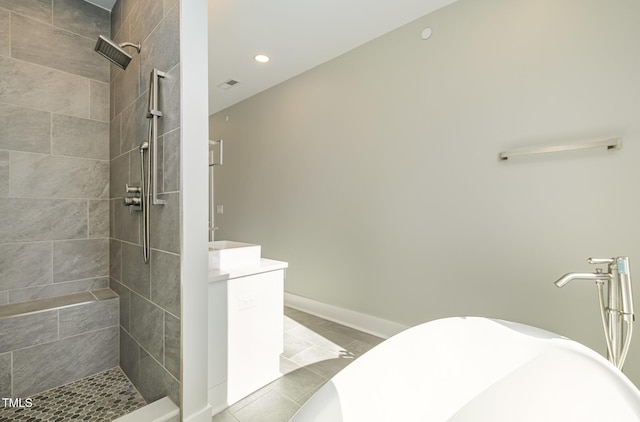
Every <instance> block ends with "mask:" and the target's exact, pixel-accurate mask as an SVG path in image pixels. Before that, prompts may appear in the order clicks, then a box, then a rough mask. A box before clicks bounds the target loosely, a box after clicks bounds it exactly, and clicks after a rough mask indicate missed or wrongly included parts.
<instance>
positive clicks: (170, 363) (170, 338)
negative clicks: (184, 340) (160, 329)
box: [164, 312, 180, 379]
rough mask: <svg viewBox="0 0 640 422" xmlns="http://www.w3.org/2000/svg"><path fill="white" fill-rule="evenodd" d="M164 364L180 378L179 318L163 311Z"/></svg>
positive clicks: (172, 373)
mask: <svg viewBox="0 0 640 422" xmlns="http://www.w3.org/2000/svg"><path fill="white" fill-rule="evenodd" d="M164 366H165V368H167V370H168V371H169V372H170V373H171V375H173V376H174V377H176V379H180V320H179V319H178V318H176V317H174V316H173V315H171V314H169V313H167V312H165V313H164Z"/></svg>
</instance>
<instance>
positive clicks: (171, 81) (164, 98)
mask: <svg viewBox="0 0 640 422" xmlns="http://www.w3.org/2000/svg"><path fill="white" fill-rule="evenodd" d="M158 104H159V107H160V110H162V118H161V119H159V120H158V133H160V134H164V133H167V132H170V131H172V130H174V129H176V128H178V127H179V126H180V66H179V65H178V66H176V67H174V68H173V69H171V71H170V72H169V73H167V76H166V77H165V78H161V79H160V93H159V94H158Z"/></svg>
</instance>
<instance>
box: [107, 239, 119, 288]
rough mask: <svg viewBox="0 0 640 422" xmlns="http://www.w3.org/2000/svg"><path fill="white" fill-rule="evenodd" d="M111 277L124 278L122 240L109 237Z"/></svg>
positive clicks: (115, 278) (117, 279)
mask: <svg viewBox="0 0 640 422" xmlns="http://www.w3.org/2000/svg"><path fill="white" fill-rule="evenodd" d="M109 277H111V278H113V279H114V280H116V281H121V280H122V242H119V241H117V240H115V239H109ZM112 290H113V289H112Z"/></svg>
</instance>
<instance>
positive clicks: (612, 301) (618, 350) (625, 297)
mask: <svg viewBox="0 0 640 422" xmlns="http://www.w3.org/2000/svg"><path fill="white" fill-rule="evenodd" d="M587 262H588V263H589V264H595V265H607V272H602V269H600V268H596V271H595V272H593V273H568V274H565V275H563V276H562V277H560V278H559V279H558V280H557V281H556V282H555V284H556V286H558V287H563V286H564V285H565V284H567V283H568V282H570V281H571V280H591V281H595V283H596V286H597V288H598V300H599V302H600V316H601V318H602V326H603V328H604V336H605V340H606V343H607V355H608V358H609V360H610V361H611V363H613V364H614V365H615V366H616V367H617V368H618V369H620V370H622V365H624V361H625V359H626V357H627V353H628V352H629V345H630V344H631V334H632V332H633V320H634V315H633V292H632V291H631V273H630V271H629V258H628V257H626V256H619V257H616V258H604V259H602V258H589V259H588V260H587ZM605 283H607V304H606V305H605V295H604V284H605ZM623 325H624V330H623Z"/></svg>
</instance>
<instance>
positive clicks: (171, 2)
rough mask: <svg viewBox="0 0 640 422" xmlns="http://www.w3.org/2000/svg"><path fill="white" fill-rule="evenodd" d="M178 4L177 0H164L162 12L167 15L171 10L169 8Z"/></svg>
mask: <svg viewBox="0 0 640 422" xmlns="http://www.w3.org/2000/svg"><path fill="white" fill-rule="evenodd" d="M177 4H178V0H164V14H165V15H167V14H169V13H170V12H171V8H172V7H175V6H176V5H177Z"/></svg>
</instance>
